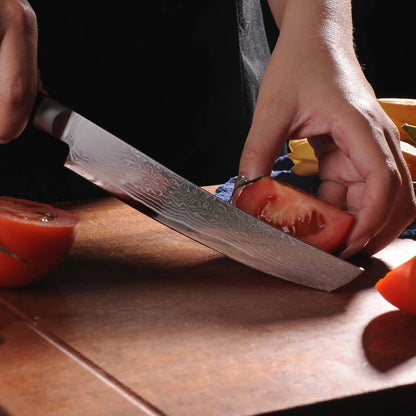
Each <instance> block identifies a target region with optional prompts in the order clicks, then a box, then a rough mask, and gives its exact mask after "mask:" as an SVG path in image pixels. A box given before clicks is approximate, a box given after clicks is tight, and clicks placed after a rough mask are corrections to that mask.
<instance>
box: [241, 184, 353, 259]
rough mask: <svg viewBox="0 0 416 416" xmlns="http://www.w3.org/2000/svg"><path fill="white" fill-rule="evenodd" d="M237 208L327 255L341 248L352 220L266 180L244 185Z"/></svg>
mask: <svg viewBox="0 0 416 416" xmlns="http://www.w3.org/2000/svg"><path fill="white" fill-rule="evenodd" d="M236 206H237V208H240V209H242V210H243V211H245V212H247V213H248V214H250V215H252V216H254V217H256V218H258V219H259V220H261V221H264V222H266V223H267V224H270V225H272V226H273V227H275V228H278V229H279V230H281V231H283V232H285V233H287V234H290V235H291V236H293V237H296V238H298V239H299V240H301V241H303V242H305V243H307V244H310V245H312V246H314V247H317V248H319V249H321V250H324V251H326V252H329V253H334V252H335V251H337V250H338V249H340V248H341V246H342V244H343V243H344V240H345V237H346V235H347V233H348V231H349V229H350V227H351V225H352V223H353V221H354V217H353V216H352V215H350V214H348V213H347V212H345V211H343V210H341V209H338V208H336V207H334V206H332V205H330V204H328V203H326V202H324V201H322V200H320V199H318V198H316V197H314V196H312V195H310V194H308V193H306V192H304V191H302V190H300V189H297V188H294V187H292V186H290V185H288V184H285V183H283V182H280V181H278V180H276V179H272V178H269V177H264V178H261V179H259V180H257V181H255V182H253V183H251V184H249V185H247V186H245V187H244V189H243V190H242V191H241V193H240V195H239V196H238V199H237V202H236Z"/></svg>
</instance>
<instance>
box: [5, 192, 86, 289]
mask: <svg viewBox="0 0 416 416" xmlns="http://www.w3.org/2000/svg"><path fill="white" fill-rule="evenodd" d="M78 223H79V220H78V218H77V217H76V216H75V215H73V214H71V213H69V212H67V211H64V210H62V209H57V208H54V207H52V206H50V205H47V204H41V203H38V202H32V201H27V200H24V199H18V198H12V197H4V196H3V197H0V248H1V249H0V286H8V287H17V286H23V285H26V284H28V283H31V282H34V281H35V280H38V279H40V278H42V277H44V276H46V275H48V274H50V273H51V272H53V271H54V270H55V269H56V268H57V267H58V266H59V265H60V264H61V262H62V261H63V260H64V259H65V257H66V256H67V255H68V253H69V251H70V250H71V247H72V245H73V242H74V240H75V236H76V232H77V228H78ZM11 253H12V254H11Z"/></svg>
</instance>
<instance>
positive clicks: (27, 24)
mask: <svg viewBox="0 0 416 416" xmlns="http://www.w3.org/2000/svg"><path fill="white" fill-rule="evenodd" d="M39 84H40V81H39V71H38V66H37V23H36V16H35V13H34V11H33V10H32V8H31V7H30V5H29V3H28V2H27V1H26V0H1V1H0V143H6V142H8V141H10V140H12V139H14V138H16V137H17V136H19V134H20V133H21V132H22V131H23V130H24V128H25V126H26V124H27V121H28V120H29V117H30V115H31V112H32V108H33V103H34V100H35V97H36V93H37V90H38V85H39Z"/></svg>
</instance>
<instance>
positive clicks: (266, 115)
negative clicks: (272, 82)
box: [239, 97, 291, 179]
mask: <svg viewBox="0 0 416 416" xmlns="http://www.w3.org/2000/svg"><path fill="white" fill-rule="evenodd" d="M284 108H285V106H284V105H283V104H282V105H280V104H278V103H277V102H272V100H269V99H268V97H259V100H258V102H257V106H256V110H255V112H254V116H253V121H252V125H251V128H250V131H249V134H248V136H247V139H246V142H245V144H244V148H243V151H242V154H241V158H240V166H239V175H243V176H245V177H247V178H248V179H253V178H256V177H258V176H260V175H269V174H270V172H271V170H272V168H273V163H274V161H275V160H276V158H277V157H278V156H279V154H280V152H281V149H282V148H283V145H284V143H285V142H286V140H287V139H288V134H287V132H288V120H290V118H291V117H290V114H288V112H287V111H284V110H283V109H284Z"/></svg>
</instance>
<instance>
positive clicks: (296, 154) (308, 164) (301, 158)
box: [288, 139, 319, 176]
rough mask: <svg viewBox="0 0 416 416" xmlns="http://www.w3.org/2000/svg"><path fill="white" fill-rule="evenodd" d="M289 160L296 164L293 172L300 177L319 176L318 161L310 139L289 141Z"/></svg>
mask: <svg viewBox="0 0 416 416" xmlns="http://www.w3.org/2000/svg"><path fill="white" fill-rule="evenodd" d="M289 150H290V153H288V157H289V159H290V160H291V161H292V162H293V163H294V166H293V167H292V169H291V170H292V172H293V173H295V174H296V175H299V176H307V175H318V174H319V168H318V160H317V159H316V157H315V152H314V151H313V148H312V146H311V145H310V144H309V142H308V139H298V140H290V141H289Z"/></svg>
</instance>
